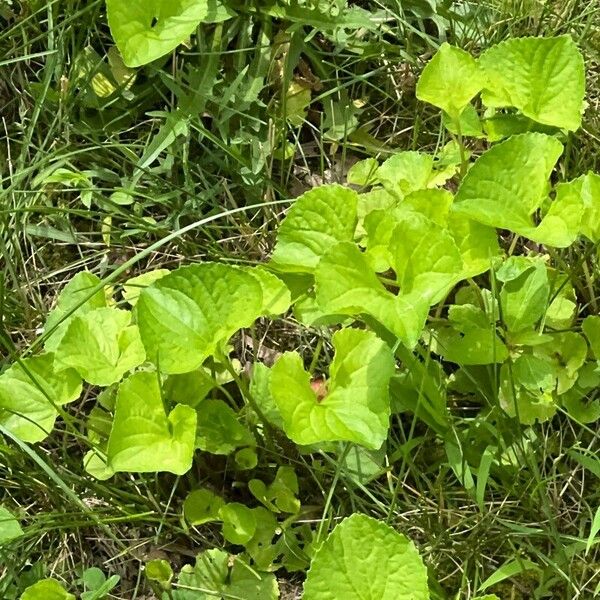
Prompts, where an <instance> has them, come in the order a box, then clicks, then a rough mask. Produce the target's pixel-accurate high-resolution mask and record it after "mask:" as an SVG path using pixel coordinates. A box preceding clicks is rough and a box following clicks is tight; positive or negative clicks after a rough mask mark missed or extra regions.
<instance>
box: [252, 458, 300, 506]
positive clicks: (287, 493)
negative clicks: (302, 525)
mask: <svg viewBox="0 0 600 600" xmlns="http://www.w3.org/2000/svg"><path fill="white" fill-rule="evenodd" d="M248 489H249V490H250V492H251V493H252V495H253V496H254V497H255V498H256V499H257V500H258V501H259V502H261V503H262V504H264V505H265V506H266V507H267V508H268V509H269V510H270V511H272V512H274V513H279V512H289V513H294V514H295V513H297V512H298V511H299V510H300V500H298V498H297V497H296V496H297V494H298V479H297V477H296V473H295V472H294V469H293V468H292V467H285V466H284V467H279V469H277V475H276V476H275V479H274V481H273V482H272V483H271V484H269V485H265V483H264V482H263V481H261V480H260V479H251V480H250V481H249V482H248Z"/></svg>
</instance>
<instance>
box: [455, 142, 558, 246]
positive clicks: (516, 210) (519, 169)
mask: <svg viewBox="0 0 600 600" xmlns="http://www.w3.org/2000/svg"><path fill="white" fill-rule="evenodd" d="M561 153H562V145H561V143H560V142H559V141H558V140H557V139H556V138H553V137H549V136H546V135H542V134H539V133H527V134H522V135H517V136H514V137H512V138H509V139H508V140H506V141H504V142H501V143H499V144H497V145H495V146H493V147H492V148H491V149H490V150H488V151H487V152H486V153H485V154H483V155H482V156H480V157H479V158H478V159H477V160H476V161H475V163H474V164H473V166H472V167H471V169H470V170H469V172H468V173H467V175H466V176H465V178H464V179H463V181H462V183H461V185H460V187H459V189H458V193H457V195H456V198H455V200H454V205H453V208H454V211H455V212H456V213H457V214H460V215H462V216H466V217H468V218H470V219H473V220H475V221H478V222H479V223H483V224H484V225H488V226H490V227H497V228H499V229H508V230H510V231H514V232H516V233H520V234H522V235H524V236H526V237H529V238H530V239H533V240H535V239H536V238H535V231H536V228H535V225H534V223H533V221H532V217H531V215H532V214H533V213H534V212H535V211H536V210H537V209H538V208H539V207H540V206H541V204H542V202H543V201H544V199H545V198H547V196H548V178H549V177H550V173H551V172H552V169H553V167H554V165H555V163H556V161H557V160H558V158H559V156H560V155H561Z"/></svg>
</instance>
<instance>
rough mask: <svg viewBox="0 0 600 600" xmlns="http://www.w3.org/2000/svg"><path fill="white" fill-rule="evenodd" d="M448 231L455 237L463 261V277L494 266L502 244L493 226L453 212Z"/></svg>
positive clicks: (478, 273) (461, 276) (449, 217)
mask: <svg viewBox="0 0 600 600" xmlns="http://www.w3.org/2000/svg"><path fill="white" fill-rule="evenodd" d="M448 231H449V232H450V234H451V235H452V237H453V238H454V242H455V244H456V245H457V247H458V251H459V253H460V257H461V259H462V262H463V266H462V272H461V274H460V278H461V279H468V278H470V277H475V276H476V275H480V274H481V273H485V272H486V271H488V270H489V269H490V268H492V267H493V266H494V263H495V262H496V261H497V259H498V257H499V255H500V246H499V245H498V236H497V234H496V231H495V229H494V228H493V227H488V226H487V225H482V224H481V223H478V222H477V221H473V220H472V219H466V218H465V217H463V216H461V215H458V214H456V213H454V212H451V213H450V215H449V216H448Z"/></svg>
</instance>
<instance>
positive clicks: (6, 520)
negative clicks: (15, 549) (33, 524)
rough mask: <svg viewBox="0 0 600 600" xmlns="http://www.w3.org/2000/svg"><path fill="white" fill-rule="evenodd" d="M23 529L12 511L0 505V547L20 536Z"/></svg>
mask: <svg viewBox="0 0 600 600" xmlns="http://www.w3.org/2000/svg"><path fill="white" fill-rule="evenodd" d="M22 535H23V530H22V529H21V525H20V524H19V521H17V519H16V518H15V517H14V516H13V515H12V513H11V512H10V511H9V510H8V509H6V508H4V507H3V506H1V505H0V547H2V546H3V545H4V544H8V543H9V542H12V541H13V540H16V539H18V538H20V537H21V536H22Z"/></svg>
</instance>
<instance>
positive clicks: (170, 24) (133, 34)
mask: <svg viewBox="0 0 600 600" xmlns="http://www.w3.org/2000/svg"><path fill="white" fill-rule="evenodd" d="M106 10H107V15H108V24H109V26H110V31H111V33H112V36H113V38H114V40H115V42H116V44H117V47H118V48H119V51H120V52H121V55H122V56H123V62H124V63H125V64H126V65H127V66H128V67H139V66H141V65H145V64H147V63H149V62H152V61H153V60H156V59H157V58H160V57H161V56H164V55H165V54H168V53H169V52H171V50H174V49H175V48H177V46H179V44H180V43H182V42H184V41H185V40H186V39H187V38H189V37H190V35H191V34H192V33H193V32H194V30H195V29H196V27H197V26H198V24H199V23H200V22H201V21H203V20H204V19H205V18H206V17H208V14H209V9H208V2H207V0H170V1H169V2H163V1H162V0H131V2H121V1H120V0H106Z"/></svg>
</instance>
